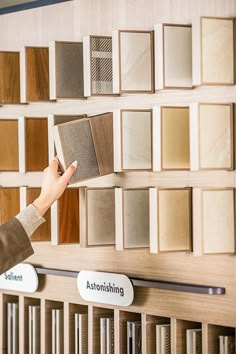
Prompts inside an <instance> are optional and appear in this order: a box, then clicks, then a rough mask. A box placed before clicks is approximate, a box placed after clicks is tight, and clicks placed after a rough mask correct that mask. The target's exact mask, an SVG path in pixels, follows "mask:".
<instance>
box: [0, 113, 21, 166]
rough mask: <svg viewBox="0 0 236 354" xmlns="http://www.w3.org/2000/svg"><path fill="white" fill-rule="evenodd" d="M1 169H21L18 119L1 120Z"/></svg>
mask: <svg viewBox="0 0 236 354" xmlns="http://www.w3.org/2000/svg"><path fill="white" fill-rule="evenodd" d="M0 170H1V171H17V170H19V150H18V121H16V120H0Z"/></svg>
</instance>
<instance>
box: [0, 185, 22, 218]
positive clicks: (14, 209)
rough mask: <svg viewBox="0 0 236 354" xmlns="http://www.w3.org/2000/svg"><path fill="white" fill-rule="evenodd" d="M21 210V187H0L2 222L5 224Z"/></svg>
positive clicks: (0, 216) (0, 214) (0, 215)
mask: <svg viewBox="0 0 236 354" xmlns="http://www.w3.org/2000/svg"><path fill="white" fill-rule="evenodd" d="M19 212H20V190H19V188H0V224H4V223H5V222H7V221H8V220H10V219H11V218H13V217H14V216H16V215H17V214H18V213H19Z"/></svg>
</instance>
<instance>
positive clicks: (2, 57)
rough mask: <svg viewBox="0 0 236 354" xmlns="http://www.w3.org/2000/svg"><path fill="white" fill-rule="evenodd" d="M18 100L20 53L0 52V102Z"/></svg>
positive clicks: (16, 101)
mask: <svg viewBox="0 0 236 354" xmlns="http://www.w3.org/2000/svg"><path fill="white" fill-rule="evenodd" d="M19 102H20V54H19V53H17V52H0V103H3V104H6V103H19Z"/></svg>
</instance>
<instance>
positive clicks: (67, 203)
mask: <svg viewBox="0 0 236 354" xmlns="http://www.w3.org/2000/svg"><path fill="white" fill-rule="evenodd" d="M58 203H59V204H58V205H59V243H75V242H76V243H79V242H80V234H79V190H78V189H69V188H67V189H66V190H65V192H64V193H63V194H62V196H61V197H60V199H59V201H58Z"/></svg>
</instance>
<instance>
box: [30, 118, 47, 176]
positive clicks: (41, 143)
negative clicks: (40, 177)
mask: <svg viewBox="0 0 236 354" xmlns="http://www.w3.org/2000/svg"><path fill="white" fill-rule="evenodd" d="M25 134H26V138H25V156H26V171H43V170H44V169H45V168H46V167H47V166H48V122H47V118H26V119H25Z"/></svg>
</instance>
